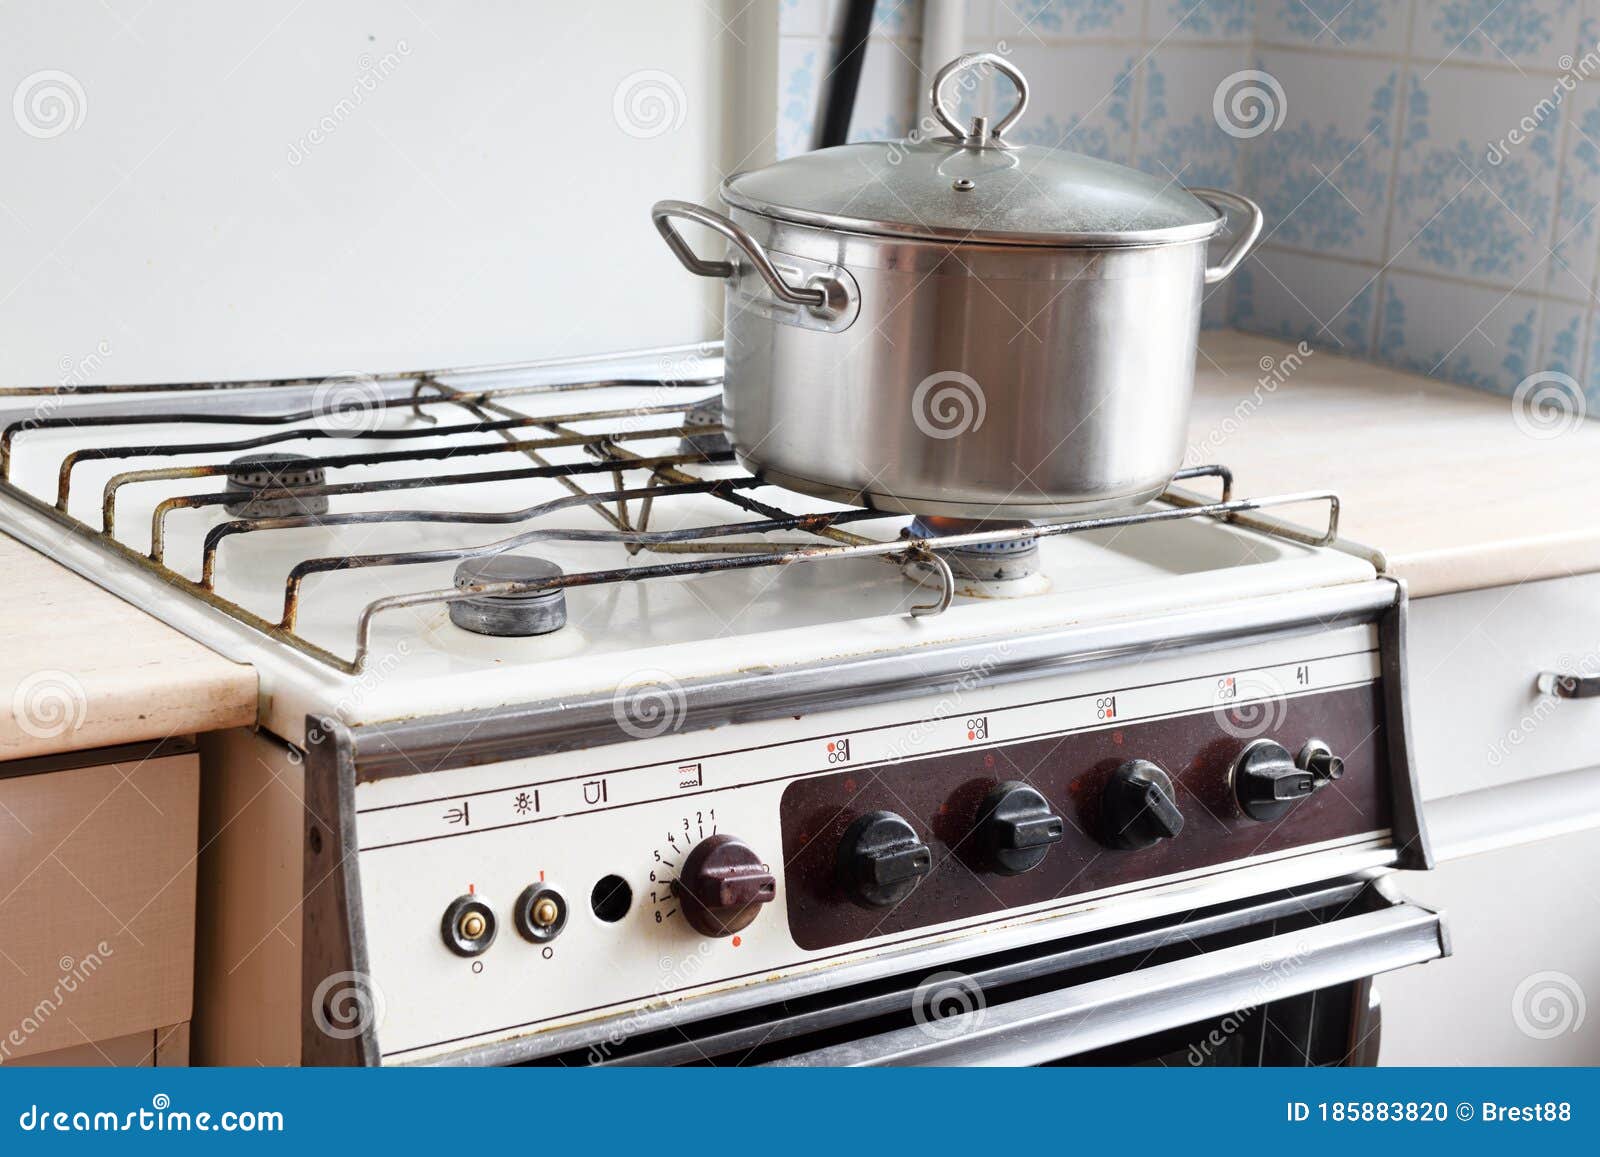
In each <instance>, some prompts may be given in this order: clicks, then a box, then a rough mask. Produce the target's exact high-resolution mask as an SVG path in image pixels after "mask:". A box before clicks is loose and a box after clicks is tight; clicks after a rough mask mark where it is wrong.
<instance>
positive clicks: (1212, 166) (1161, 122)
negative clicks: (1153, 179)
mask: <svg viewBox="0 0 1600 1157" xmlns="http://www.w3.org/2000/svg"><path fill="white" fill-rule="evenodd" d="M1247 63H1248V60H1247V58H1246V54H1245V52H1244V51H1243V49H1242V47H1241V48H1240V49H1234V48H1212V47H1201V46H1199V45H1176V46H1175V45H1172V44H1168V45H1167V46H1166V47H1165V48H1162V49H1160V50H1159V51H1157V52H1156V53H1155V54H1154V55H1153V56H1151V57H1150V59H1149V60H1147V61H1146V62H1145V64H1144V66H1143V67H1142V69H1141V72H1142V73H1143V77H1142V88H1143V94H1142V103H1141V105H1140V112H1139V143H1138V151H1137V159H1136V163H1137V164H1138V166H1139V167H1140V168H1141V169H1144V170H1146V171H1147V172H1151V173H1155V174H1157V175H1159V176H1162V177H1169V178H1173V179H1176V180H1179V181H1181V182H1183V184H1185V185H1209V186H1212V187H1215V188H1222V189H1237V188H1238V187H1239V184H1240V180H1241V177H1242V173H1241V164H1240V158H1241V153H1242V148H1243V144H1244V141H1243V139H1242V138H1241V137H1240V136H1238V135H1234V134H1230V133H1228V132H1226V131H1224V130H1223V128H1222V126H1221V124H1219V123H1218V121H1217V117H1216V116H1215V114H1214V113H1213V112H1212V102H1213V98H1214V97H1215V95H1216V91H1217V89H1218V88H1219V87H1220V86H1221V85H1222V84H1223V82H1224V81H1225V80H1226V79H1227V78H1228V77H1230V76H1233V75H1235V74H1236V73H1238V72H1239V71H1240V70H1241V69H1242V68H1244V67H1245V66H1246V64H1247Z"/></svg>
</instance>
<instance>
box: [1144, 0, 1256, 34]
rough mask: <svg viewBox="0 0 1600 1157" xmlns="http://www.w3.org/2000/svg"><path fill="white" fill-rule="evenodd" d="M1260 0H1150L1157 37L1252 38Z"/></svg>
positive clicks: (1151, 27)
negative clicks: (1257, 0) (1257, 2)
mask: <svg viewBox="0 0 1600 1157" xmlns="http://www.w3.org/2000/svg"><path fill="white" fill-rule="evenodd" d="M1255 16H1256V0H1150V26H1149V30H1148V34H1149V36H1150V37H1151V39H1153V40H1157V41H1160V40H1165V39H1167V38H1168V37H1170V38H1171V39H1173V40H1235V41H1240V42H1244V41H1248V40H1249V39H1250V33H1251V30H1252V29H1253V28H1254V27H1255Z"/></svg>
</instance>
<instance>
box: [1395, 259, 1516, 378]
mask: <svg viewBox="0 0 1600 1157" xmlns="http://www.w3.org/2000/svg"><path fill="white" fill-rule="evenodd" d="M1539 305H1540V302H1539V299H1538V298H1537V297H1534V296H1532V295H1530V294H1523V293H1514V294H1506V293H1502V292H1501V291H1499V290H1496V289H1486V288H1480V287H1478V286H1475V285H1463V284H1461V283H1460V282H1453V281H1441V280H1439V279H1438V278H1434V277H1425V276H1419V275H1416V274H1408V273H1393V272H1391V273H1389V274H1386V275H1385V276H1384V289H1383V305H1382V307H1381V308H1382V318H1381V322H1380V330H1379V337H1378V356H1379V357H1380V358H1381V359H1382V360H1383V361H1387V362H1390V363H1392V364H1394V365H1397V366H1399V367H1401V368H1402V369H1407V370H1413V371H1415V372H1417V373H1421V374H1429V375H1431V376H1433V377H1436V378H1444V379H1446V380H1448V381H1452V382H1459V383H1461V384H1462V385H1466V386H1474V387H1476V388H1478V389H1481V390H1493V391H1494V392H1495V393H1499V394H1510V393H1511V391H1512V390H1514V389H1516V387H1517V383H1519V382H1521V381H1522V380H1523V379H1524V378H1526V377H1527V376H1528V375H1529V374H1530V373H1532V372H1534V370H1536V369H1538V368H1539V366H1538V365H1537V364H1536V363H1537V357H1536V354H1537V350H1536V349H1535V343H1536V341H1537V338H1538V333H1539Z"/></svg>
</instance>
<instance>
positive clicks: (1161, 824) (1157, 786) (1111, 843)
mask: <svg viewBox="0 0 1600 1157" xmlns="http://www.w3.org/2000/svg"><path fill="white" fill-rule="evenodd" d="M1100 825H1101V834H1102V836H1103V838H1104V840H1105V843H1106V846H1108V847H1112V848H1124V849H1127V850H1129V851H1136V850H1138V849H1139V848H1148V847H1150V846H1151V845H1152V844H1155V843H1157V842H1159V841H1161V840H1170V839H1172V838H1173V837H1174V836H1176V835H1177V834H1178V833H1179V832H1181V831H1183V813H1182V812H1181V811H1179V810H1178V804H1177V802H1176V799H1175V796H1174V793H1173V790H1172V778H1171V777H1170V776H1168V775H1167V773H1166V772H1164V771H1162V770H1161V768H1160V767H1159V766H1157V765H1156V764H1154V763H1151V762H1150V761H1149V760H1148V759H1130V760H1128V762H1127V763H1124V764H1123V765H1122V766H1121V767H1119V768H1117V770H1116V771H1114V772H1112V773H1111V778H1110V779H1108V780H1107V781H1106V786H1105V790H1104V791H1103V792H1101V795H1100Z"/></svg>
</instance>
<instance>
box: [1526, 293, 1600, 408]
mask: <svg viewBox="0 0 1600 1157" xmlns="http://www.w3.org/2000/svg"><path fill="white" fill-rule="evenodd" d="M1587 312H1588V311H1587V310H1585V309H1584V307H1583V306H1581V305H1569V304H1567V303H1566V302H1560V301H1546V302H1545V303H1544V310H1543V316H1542V318H1541V321H1542V322H1543V332H1542V333H1541V335H1540V338H1539V356H1538V358H1537V359H1536V360H1535V361H1534V369H1536V370H1550V371H1552V372H1554V373H1558V374H1567V375H1569V376H1571V377H1574V378H1579V379H1581V378H1582V376H1583V338H1584V328H1583V327H1584V321H1585V320H1586V315H1587ZM1596 417H1600V414H1597V415H1596Z"/></svg>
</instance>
